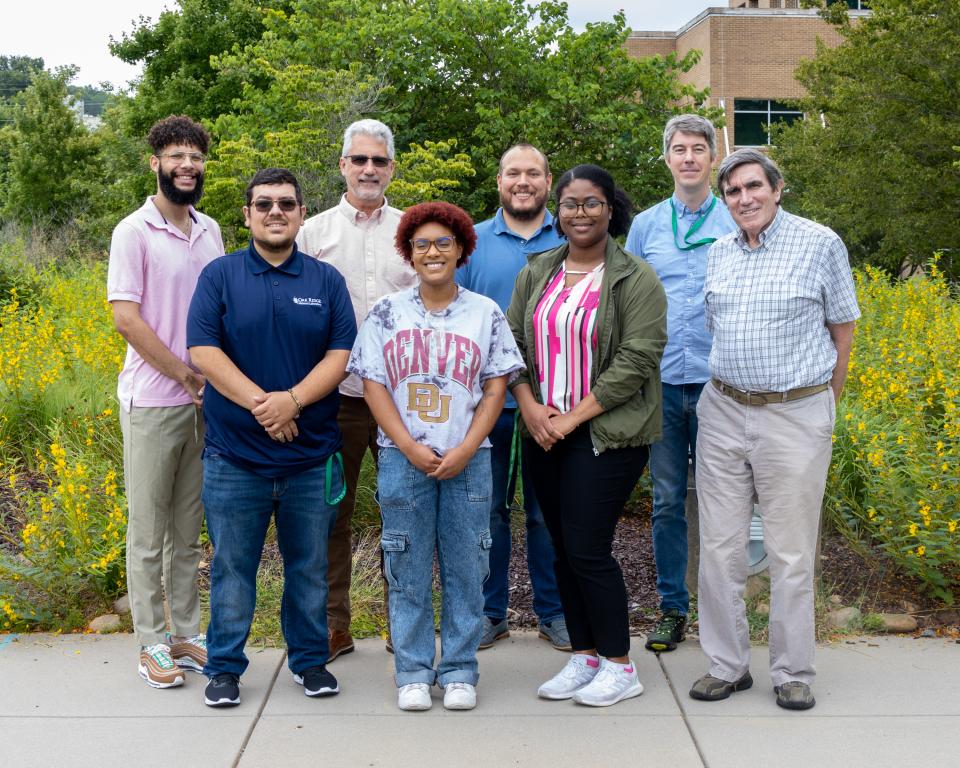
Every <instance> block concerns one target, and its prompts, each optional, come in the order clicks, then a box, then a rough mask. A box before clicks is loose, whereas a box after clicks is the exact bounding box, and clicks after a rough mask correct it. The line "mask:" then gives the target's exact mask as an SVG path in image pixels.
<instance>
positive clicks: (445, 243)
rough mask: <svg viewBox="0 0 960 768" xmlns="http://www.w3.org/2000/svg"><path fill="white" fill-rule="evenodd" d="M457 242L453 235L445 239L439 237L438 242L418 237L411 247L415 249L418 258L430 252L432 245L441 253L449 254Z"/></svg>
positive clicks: (411, 243) (411, 242)
mask: <svg viewBox="0 0 960 768" xmlns="http://www.w3.org/2000/svg"><path fill="white" fill-rule="evenodd" d="M456 242H457V238H455V237H454V236H453V235H447V236H445V237H438V238H437V239H436V240H429V239H427V238H426V237H418V238H417V239H416V240H411V241H410V245H411V246H412V247H413V252H414V253H415V254H417V255H418V256H422V255H423V254H425V253H426V252H427V251H429V250H430V246H431V245H432V246H433V247H434V248H436V249H437V250H438V251H439V252H440V253H449V252H450V251H452V250H453V246H454V243H456Z"/></svg>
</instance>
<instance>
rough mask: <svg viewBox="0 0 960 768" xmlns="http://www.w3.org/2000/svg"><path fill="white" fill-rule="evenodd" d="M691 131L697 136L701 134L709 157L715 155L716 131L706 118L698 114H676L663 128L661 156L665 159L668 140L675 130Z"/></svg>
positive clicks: (671, 137)
mask: <svg viewBox="0 0 960 768" xmlns="http://www.w3.org/2000/svg"><path fill="white" fill-rule="evenodd" d="M678 131H679V132H681V133H692V134H695V135H697V136H703V138H705V139H706V140H707V145H708V146H709V147H710V159H711V160H712V159H713V158H715V157H716V156H717V132H716V130H715V129H714V127H713V123H711V122H710V121H709V120H707V118H705V117H701V116H700V115H691V114H686V115H676V116H674V117H671V118H670V119H669V120H668V121H667V126H666V128H664V129H663V157H664V159H666V157H667V153H668V152H669V151H670V142H671V141H673V137H674V135H675V134H676V133H677V132H678Z"/></svg>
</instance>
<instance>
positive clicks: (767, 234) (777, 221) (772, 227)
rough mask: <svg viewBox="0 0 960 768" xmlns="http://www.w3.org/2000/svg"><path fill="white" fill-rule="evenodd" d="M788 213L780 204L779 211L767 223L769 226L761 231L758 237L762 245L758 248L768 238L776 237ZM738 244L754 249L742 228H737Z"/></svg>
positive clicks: (764, 243) (747, 248)
mask: <svg viewBox="0 0 960 768" xmlns="http://www.w3.org/2000/svg"><path fill="white" fill-rule="evenodd" d="M786 215H787V214H786V213H785V212H784V210H783V206H780V205H778V206H777V212H776V214H775V215H774V217H773V221H771V222H770V223H769V224H768V225H767V228H766V229H764V230H763V232H761V233H760V235H759V237H758V238H757V239H758V240H759V241H760V245H758V246H757V248H760V247H761V246H763V245H766V243H767V240H769V239H770V238H771V237H774V236H775V235H776V234H777V231H778V230H779V229H780V226H781V225H782V224H783V220H784V218H785V217H786ZM737 245H739V246H740V247H741V248H744V249H746V250H752V249H751V248H750V244H749V243H748V242H747V236H746V235H745V234H743V230H742V229H739V230H737Z"/></svg>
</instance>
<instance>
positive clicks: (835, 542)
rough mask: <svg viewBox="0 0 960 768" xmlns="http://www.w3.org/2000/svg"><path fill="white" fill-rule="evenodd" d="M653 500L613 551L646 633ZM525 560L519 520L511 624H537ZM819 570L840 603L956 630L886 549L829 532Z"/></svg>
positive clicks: (650, 616) (635, 626) (954, 617)
mask: <svg viewBox="0 0 960 768" xmlns="http://www.w3.org/2000/svg"><path fill="white" fill-rule="evenodd" d="M649 505H650V502H649V499H643V500H642V501H641V503H640V506H637V507H633V508H629V509H627V510H625V512H624V514H623V516H622V517H621V518H620V523H619V525H618V526H617V533H616V538H615V540H614V548H613V553H614V556H615V557H616V558H617V560H618V562H619V563H620V568H621V570H622V571H623V576H624V581H625V582H626V585H627V596H628V599H629V607H630V630H631V632H632V633H646V632H647V631H649V630H650V629H651V628H652V627H653V624H654V623H655V621H656V619H657V617H658V608H659V604H660V601H659V598H658V596H657V586H656V583H657V574H656V568H655V566H654V563H653V543H652V538H651V530H650V506H649ZM526 562H527V553H526V546H525V535H524V529H523V526H522V523H521V521H520V520H519V519H518V520H517V524H516V525H514V534H513V553H512V557H511V560H510V623H511V625H512V626H516V627H522V628H527V629H535V628H536V627H537V616H536V614H535V613H534V612H533V605H532V601H533V589H532V587H531V585H530V578H529V576H528V575H527V564H526ZM820 569H821V584H822V585H823V589H824V591H825V592H826V596H827V597H829V596H831V595H835V596H836V598H834V599H835V600H836V599H837V598H839V604H840V605H845V606H847V605H858V606H859V607H860V610H861V611H862V612H863V614H864V615H866V614H868V613H912V614H913V615H914V616H915V617H916V618H917V622H918V624H919V630H918V632H919V631H921V630H923V629H925V628H933V629H935V630H937V631H938V633H942V634H956V632H957V628H958V625H960V611H958V610H957V609H951V608H950V607H949V606H945V605H943V603H942V602H940V601H938V600H936V599H934V598H931V597H928V596H926V595H925V594H924V593H923V592H922V591H921V585H920V583H919V582H917V581H916V580H914V579H911V578H909V577H906V576H903V575H900V574H897V573H896V572H895V571H894V569H893V567H892V565H891V563H890V561H889V558H887V557H886V556H885V555H884V554H883V553H882V552H879V551H877V550H872V549H869V548H865V549H864V550H863V551H855V550H854V549H852V548H851V547H850V545H849V544H848V543H847V541H846V540H845V539H844V538H843V537H842V536H839V535H837V534H829V535H827V536H826V537H825V538H824V540H823V543H822V545H821V555H820Z"/></svg>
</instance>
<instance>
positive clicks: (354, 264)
mask: <svg viewBox="0 0 960 768" xmlns="http://www.w3.org/2000/svg"><path fill="white" fill-rule="evenodd" d="M402 215H403V214H402V213H401V211H399V210H397V209H396V208H391V207H390V206H389V205H388V204H387V201H386V200H384V202H383V205H381V206H380V207H379V208H378V209H377V210H375V211H374V212H373V213H371V214H369V215H368V214H366V213H364V212H363V211H360V210H358V209H356V208H354V207H353V206H352V205H350V203H348V202H347V196H346V195H344V196H343V197H342V198H340V204H339V205H337V206H335V207H333V208H328V209H327V210H325V211H323V213H318V214H317V215H316V216H311V217H310V218H309V219H307V221H306V222H305V223H304V225H303V227H302V228H301V230H300V234H299V235H297V247H298V248H300V250H301V251H303V252H304V253H306V254H308V255H310V256H313V257H314V258H317V259H319V260H320V261H325V262H326V263H327V264H329V265H331V266H332V267H333V268H334V269H336V270H337V272H339V273H340V274H341V275H343V278H344V280H346V281H347V290H348V291H349V292H350V302H351V303H352V304H353V312H354V314H355V315H356V317H357V327H358V328H359V327H360V325H361V324H362V323H363V320H364V318H366V316H367V314H368V313H369V312H370V310H371V309H372V308H373V305H374V304H376V303H377V302H378V301H379V300H380V299H382V298H383V297H384V296H386V295H387V294H388V293H396V292H397V291H402V290H403V289H404V288H410V287H411V286H413V285H416V283H417V273H416V272H414V271H413V267H411V266H410V265H409V264H408V263H407V262H405V261H404V260H403V257H401V256H400V254H399V253H398V252H397V248H396V246H395V245H394V242H393V238H394V237H395V236H396V234H397V226H398V225H399V224H400V217H401V216H402ZM340 393H341V394H344V395H348V396H349V397H363V382H362V381H361V380H360V378H359V377H358V376H357V375H356V374H355V373H351V374H350V375H349V376H348V377H347V378H346V379H344V381H343V383H342V384H341V385H340Z"/></svg>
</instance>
